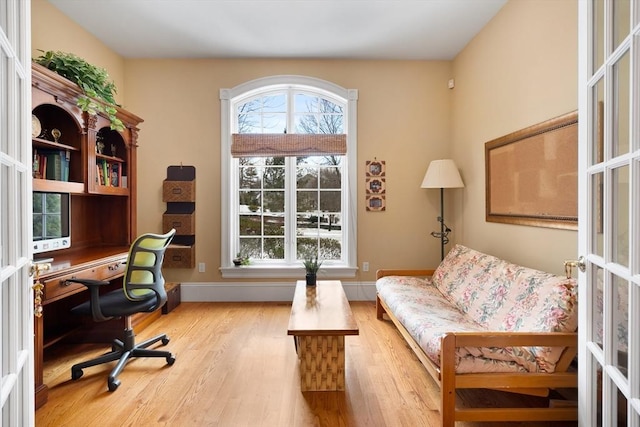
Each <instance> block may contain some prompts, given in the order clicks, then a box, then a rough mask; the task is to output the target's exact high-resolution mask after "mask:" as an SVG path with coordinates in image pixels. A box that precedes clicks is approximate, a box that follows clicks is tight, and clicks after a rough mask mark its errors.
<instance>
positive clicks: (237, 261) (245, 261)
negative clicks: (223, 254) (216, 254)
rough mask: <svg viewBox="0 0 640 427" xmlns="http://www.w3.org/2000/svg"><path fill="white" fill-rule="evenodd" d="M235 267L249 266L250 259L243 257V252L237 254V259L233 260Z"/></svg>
mask: <svg viewBox="0 0 640 427" xmlns="http://www.w3.org/2000/svg"><path fill="white" fill-rule="evenodd" d="M233 265H235V266H236V267H240V266H241V265H249V257H248V256H245V255H242V253H241V252H238V253H237V254H236V257H235V258H234V259H233Z"/></svg>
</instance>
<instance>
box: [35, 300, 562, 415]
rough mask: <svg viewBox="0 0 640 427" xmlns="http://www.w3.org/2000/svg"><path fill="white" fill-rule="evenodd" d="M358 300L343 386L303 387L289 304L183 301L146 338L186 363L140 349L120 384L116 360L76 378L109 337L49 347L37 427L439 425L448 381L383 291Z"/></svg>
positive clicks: (143, 334)
mask: <svg viewBox="0 0 640 427" xmlns="http://www.w3.org/2000/svg"><path fill="white" fill-rule="evenodd" d="M351 306H352V310H353V313H354V315H355V317H356V319H357V322H358V325H359V328H360V335H359V336H353V337H346V339H345V345H346V391H344V392H305V393H301V392H300V380H299V377H298V362H297V358H296V353H295V349H294V344H293V339H292V337H290V336H287V324H288V321H289V313H290V309H291V305H290V304H288V303H182V304H180V305H179V306H178V307H177V308H176V309H175V310H173V311H172V312H170V313H169V314H168V315H163V316H162V317H161V318H160V319H159V320H157V321H156V322H154V323H153V324H152V325H151V326H149V327H148V328H147V329H145V330H144V331H142V332H141V333H140V334H139V335H138V337H137V338H138V340H140V341H141V340H143V339H145V338H149V337H152V336H154V335H157V334H159V333H163V332H166V333H167V334H168V335H169V337H170V338H171V342H170V343H169V345H168V346H167V347H166V348H167V349H169V350H171V351H172V352H174V354H175V355H176V362H175V364H174V365H173V366H168V365H166V363H165V360H164V359H158V360H154V359H137V360H133V361H132V362H130V363H129V364H128V365H127V367H126V368H125V370H124V371H123V373H122V374H120V380H121V381H122V384H121V385H120V387H119V388H118V390H117V391H115V392H113V393H111V392H109V391H108V390H107V384H106V383H107V381H106V379H107V375H108V372H109V371H110V370H111V368H112V366H113V365H112V364H107V365H103V366H98V367H93V368H88V369H85V371H84V376H83V377H82V378H81V379H79V380H76V381H72V380H71V373H70V372H71V366H72V365H73V364H74V363H76V362H79V361H82V360H86V359H89V358H91V357H93V356H96V355H99V354H101V353H103V352H105V351H107V350H108V348H107V347H106V346H105V345H93V344H92V345H73V346H71V345H58V346H57V347H55V348H52V349H50V351H49V352H48V353H46V354H45V367H44V368H45V383H46V384H48V385H49V387H50V390H49V401H48V402H47V403H46V404H45V405H44V406H43V407H42V408H41V409H39V410H38V411H37V412H36V426H38V427H45V426H56V427H57V426H70V427H73V426H87V425H96V426H104V427H109V426H133V425H135V426H151V425H154V426H155V425H165V426H225V427H226V426H234V427H235V426H267V427H271V426H274V427H279V426H330V427H334V426H367V427H375V426H438V425H439V424H440V422H439V413H438V405H439V391H438V388H437V386H436V384H435V383H434V382H433V381H432V379H431V377H429V375H428V374H427V373H426V371H425V370H424V368H423V367H422V365H421V364H420V362H419V361H418V359H417V358H416V357H415V356H414V355H413V353H412V352H411V350H410V349H409V347H408V346H407V345H406V344H405V342H404V340H403V339H402V337H401V336H400V334H399V333H398V332H397V330H396V329H395V327H394V326H393V324H392V323H391V322H389V321H379V320H377V319H376V316H375V314H376V313H375V312H376V310H375V304H374V303H373V302H354V303H351ZM45 315H46V314H45ZM481 398H482V399H485V400H487V399H491V398H490V397H488V395H487V394H486V393H482V394H481ZM458 425H459V426H461V427H480V426H485V427H488V426H490V425H491V424H490V423H458ZM495 425H496V426H497V425H499V426H501V427H508V426H534V425H536V424H527V423H499V424H495ZM538 425H545V426H547V425H549V426H550V425H556V426H558V427H559V426H560V425H563V426H566V425H567V423H564V424H550V423H547V424H538Z"/></svg>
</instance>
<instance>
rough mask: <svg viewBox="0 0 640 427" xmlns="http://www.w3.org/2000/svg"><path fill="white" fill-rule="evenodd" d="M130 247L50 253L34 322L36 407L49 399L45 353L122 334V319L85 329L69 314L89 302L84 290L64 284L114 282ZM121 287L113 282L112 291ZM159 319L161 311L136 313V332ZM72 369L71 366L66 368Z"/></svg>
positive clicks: (119, 273)
mask: <svg viewBox="0 0 640 427" xmlns="http://www.w3.org/2000/svg"><path fill="white" fill-rule="evenodd" d="M128 253H129V247H124V246H107V247H95V248H85V249H83V250H78V251H74V250H68V251H60V252H59V253H51V256H53V258H54V260H53V262H52V263H51V269H50V270H48V271H45V272H43V273H41V274H40V281H41V283H42V284H44V289H43V292H44V294H43V296H42V306H43V313H42V317H36V318H35V322H34V361H35V363H34V364H35V393H36V395H35V407H36V409H37V408H39V407H40V406H42V405H43V404H44V403H45V402H46V401H47V398H48V387H47V385H46V384H45V383H44V373H43V362H44V350H45V349H46V348H47V347H49V346H51V345H53V344H55V343H57V342H59V341H61V340H63V339H70V338H72V339H73V341H74V342H75V341H83V342H107V343H109V342H111V340H112V339H113V338H115V337H119V336H120V335H121V334H122V331H123V330H124V320H123V319H112V320H110V321H108V322H101V323H99V324H97V323H93V322H91V323H89V324H88V325H84V324H83V322H82V319H78V316H73V315H71V314H70V313H69V310H70V308H71V307H73V306H75V305H77V304H79V303H80V302H82V301H85V300H86V299H87V298H88V292H87V288H86V287H85V286H84V285H81V284H80V283H71V282H67V280H68V279H70V278H72V277H75V278H85V279H97V280H108V281H112V280H116V279H118V278H120V277H122V276H123V275H124V272H125V261H126V260H127V256H128ZM118 286H121V281H117V280H116V281H115V282H114V284H113V287H114V288H115V287H118ZM158 317H160V310H156V311H155V312H153V313H139V314H137V315H135V316H134V317H133V318H132V321H133V324H134V326H135V325H139V328H138V330H140V329H141V328H142V327H144V326H146V325H148V324H150V323H151V322H153V320H155V319H156V318H158ZM69 368H71V366H69ZM69 375H71V373H69Z"/></svg>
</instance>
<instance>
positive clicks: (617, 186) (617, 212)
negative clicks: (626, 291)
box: [612, 166, 629, 267]
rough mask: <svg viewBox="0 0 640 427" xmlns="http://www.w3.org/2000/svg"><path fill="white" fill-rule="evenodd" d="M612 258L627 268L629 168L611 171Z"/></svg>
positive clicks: (624, 167)
mask: <svg viewBox="0 0 640 427" xmlns="http://www.w3.org/2000/svg"><path fill="white" fill-rule="evenodd" d="M612 178H613V218H614V221H613V223H612V227H613V233H612V237H613V241H612V246H613V257H612V261H614V262H617V263H618V264H622V265H624V266H625V267H628V266H629V167H628V166H623V167H619V168H616V169H614V170H613V173H612Z"/></svg>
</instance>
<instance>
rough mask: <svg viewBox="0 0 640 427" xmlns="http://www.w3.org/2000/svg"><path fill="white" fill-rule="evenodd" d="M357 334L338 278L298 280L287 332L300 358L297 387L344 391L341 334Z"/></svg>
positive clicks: (357, 331) (342, 337) (356, 328)
mask: <svg viewBox="0 0 640 427" xmlns="http://www.w3.org/2000/svg"><path fill="white" fill-rule="evenodd" d="M359 333H360V331H359V330H358V324H357V323H356V320H355V318H354V317H353V314H352V313H351V307H350V306H349V301H348V300H347V297H346V295H345V294H344V290H343V289H342V283H340V281H339V280H319V281H318V284H317V285H316V286H307V285H306V282H305V281H304V280H300V281H298V282H297V283H296V291H295V294H294V296H293V303H292V305H291V316H290V317H289V329H288V331H287V334H288V335H293V339H294V342H295V345H296V352H297V353H298V359H300V388H301V390H302V391H331V390H344V337H345V335H358V334H359Z"/></svg>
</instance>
